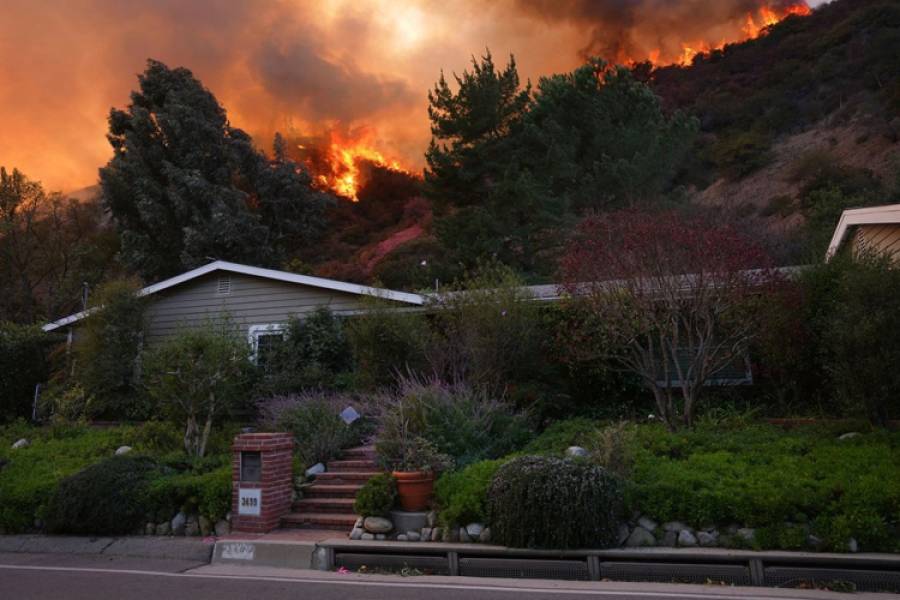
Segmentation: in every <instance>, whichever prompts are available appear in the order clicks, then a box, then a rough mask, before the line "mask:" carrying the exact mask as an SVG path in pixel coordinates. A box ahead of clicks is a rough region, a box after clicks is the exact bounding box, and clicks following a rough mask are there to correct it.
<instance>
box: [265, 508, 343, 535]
mask: <svg viewBox="0 0 900 600" xmlns="http://www.w3.org/2000/svg"><path fill="white" fill-rule="evenodd" d="M358 518H359V515H354V514H347V515H345V514H337V513H327V512H306V511H303V512H292V513H288V514H286V515H284V516H283V517H281V526H282V527H309V528H315V529H336V530H340V531H349V530H350V529H352V528H353V525H355V524H356V520H357V519H358Z"/></svg>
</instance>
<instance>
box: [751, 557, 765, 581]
mask: <svg viewBox="0 0 900 600" xmlns="http://www.w3.org/2000/svg"><path fill="white" fill-rule="evenodd" d="M750 584H751V585H759V586H763V585H766V570H765V569H764V568H763V562H762V561H761V560H760V559H758V558H751V559H750Z"/></svg>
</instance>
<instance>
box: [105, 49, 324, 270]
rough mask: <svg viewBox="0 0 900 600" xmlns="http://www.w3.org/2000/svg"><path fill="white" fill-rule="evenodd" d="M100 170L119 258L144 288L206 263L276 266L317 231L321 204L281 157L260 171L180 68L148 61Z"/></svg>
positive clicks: (244, 143)
mask: <svg viewBox="0 0 900 600" xmlns="http://www.w3.org/2000/svg"><path fill="white" fill-rule="evenodd" d="M138 80H139V90H137V91H135V92H133V93H132V94H131V104H129V106H128V107H127V109H126V110H119V109H113V110H112V111H111V112H110V116H109V135H108V136H107V137H108V139H109V142H110V144H111V145H112V147H113V151H114V155H113V158H112V159H111V160H110V161H109V163H108V164H107V165H106V166H105V167H104V168H102V169H101V170H100V181H101V184H102V187H103V198H104V201H105V203H106V206H107V207H108V208H109V210H110V212H111V213H112V216H113V218H114V219H115V222H116V224H117V226H118V229H119V232H120V235H121V240H122V257H123V259H124V261H125V262H126V264H127V265H128V266H130V267H131V268H133V269H134V270H136V271H138V272H139V273H140V274H141V275H142V276H144V277H145V278H148V279H156V278H161V277H166V276H170V275H173V274H175V273H178V272H180V271H183V270H185V269H189V268H193V267H196V266H198V265H200V264H203V263H205V262H208V261H209V260H210V259H229V260H235V261H240V262H246V263H251V264H257V265H274V264H277V263H278V262H279V261H280V260H281V259H282V258H283V256H284V254H285V252H286V251H288V250H289V249H290V247H291V246H293V245H296V244H302V243H306V242H308V241H309V239H310V237H312V236H313V235H315V234H316V233H317V231H318V229H319V228H320V223H321V221H320V218H319V215H320V213H321V209H322V204H323V201H322V195H321V194H319V193H317V192H314V191H313V190H312V188H311V187H310V185H309V184H310V179H309V176H308V175H307V174H306V173H305V172H304V171H303V170H302V169H300V168H299V167H298V166H297V165H295V164H294V163H291V162H290V161H288V160H287V159H286V158H285V157H284V154H283V152H282V153H281V154H280V156H279V157H276V160H275V161H274V163H270V162H269V161H268V160H267V159H266V158H265V157H264V156H263V155H262V154H261V153H259V152H258V151H257V150H256V149H255V148H254V147H253V145H252V142H251V139H250V136H248V135H247V134H246V133H244V132H243V131H241V130H240V129H237V128H235V127H232V126H231V125H230V123H229V122H228V118H227V116H226V113H225V110H224V108H222V106H221V105H220V104H219V103H218V101H217V100H216V98H215V96H213V94H212V93H211V92H210V91H209V90H207V89H206V88H204V87H203V85H202V83H201V82H200V81H198V80H197V79H196V78H195V77H194V76H193V74H192V73H191V72H190V71H189V70H187V69H184V68H176V69H170V68H168V67H167V66H166V65H164V64H162V63H160V62H158V61H154V60H150V61H148V66H147V69H146V71H144V73H142V74H141V75H140V76H139V77H138Z"/></svg>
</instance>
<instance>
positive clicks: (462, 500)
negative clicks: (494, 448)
mask: <svg viewBox="0 0 900 600" xmlns="http://www.w3.org/2000/svg"><path fill="white" fill-rule="evenodd" d="M503 463H504V460H482V461H479V462H476V463H472V464H470V465H469V466H467V467H465V468H463V469H460V470H458V471H452V472H449V473H444V474H443V475H441V477H440V478H439V479H438V480H437V482H436V483H435V486H434V499H435V502H436V503H437V507H438V509H439V510H440V513H439V516H440V522H441V525H442V526H443V527H453V526H460V525H463V526H465V525H467V524H469V523H484V522H486V521H487V520H488V514H487V498H488V489H489V488H490V486H491V481H493V479H494V474H495V473H496V472H497V469H499V468H500V466H501V465H502V464H503Z"/></svg>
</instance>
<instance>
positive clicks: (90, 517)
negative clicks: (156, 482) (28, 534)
mask: <svg viewBox="0 0 900 600" xmlns="http://www.w3.org/2000/svg"><path fill="white" fill-rule="evenodd" d="M158 469H159V465H158V464H157V463H156V462H155V461H154V460H152V459H150V458H147V457H139V456H136V457H130V456H114V457H111V458H107V459H106V460H103V461H101V462H98V463H96V464H94V465H91V466H89V467H87V468H86V469H84V470H83V471H80V472H79V473H76V474H75V475H72V476H70V477H67V478H65V479H63V480H62V481H61V482H60V483H59V487H58V488H57V489H56V491H55V492H54V494H53V495H52V496H51V498H50V501H49V502H48V503H47V508H46V511H45V513H44V515H45V517H44V521H45V524H46V528H47V531H49V532H50V533H72V534H82V535H87V534H94V535H116V534H126V533H133V532H134V531H135V530H136V529H138V528H139V527H141V526H142V525H143V524H144V523H145V515H146V512H147V505H146V491H147V486H148V483H149V481H150V479H151V478H152V476H153V474H154V473H155V472H156V471H157V470H158Z"/></svg>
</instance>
